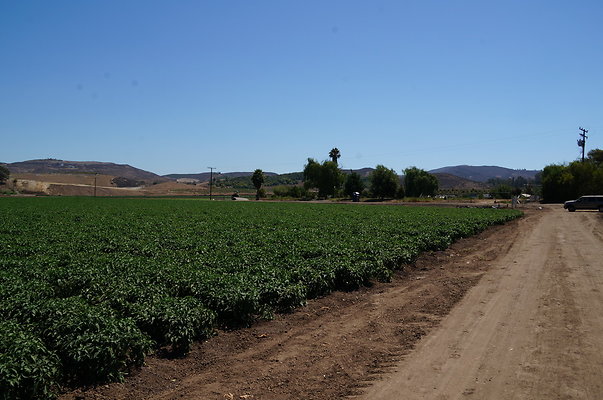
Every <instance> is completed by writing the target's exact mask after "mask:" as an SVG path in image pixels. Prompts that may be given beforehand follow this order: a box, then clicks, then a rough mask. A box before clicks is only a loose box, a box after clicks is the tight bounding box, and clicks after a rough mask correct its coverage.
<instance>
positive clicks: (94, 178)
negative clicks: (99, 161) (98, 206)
mask: <svg viewBox="0 0 603 400" xmlns="http://www.w3.org/2000/svg"><path fill="white" fill-rule="evenodd" d="M96 175H98V173H96V172H95V173H94V197H96Z"/></svg>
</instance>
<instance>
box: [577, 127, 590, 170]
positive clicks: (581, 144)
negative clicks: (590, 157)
mask: <svg viewBox="0 0 603 400" xmlns="http://www.w3.org/2000/svg"><path fill="white" fill-rule="evenodd" d="M578 129H580V130H581V131H582V133H580V139H578V147H582V162H584V147H586V139H587V138H588V136H586V134H587V133H588V129H584V128H582V127H580V128H578Z"/></svg>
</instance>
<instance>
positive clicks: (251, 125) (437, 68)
mask: <svg viewBox="0 0 603 400" xmlns="http://www.w3.org/2000/svg"><path fill="white" fill-rule="evenodd" d="M601 21H603V1H601V0H593V1H580V0H576V1H567V0H563V1H555V0H543V1H530V0H505V1H502V0H500V1H487V0H474V1H453V0H441V1H432V0H417V1H403V0H396V1H368V0H366V1H353V0H346V1H330V0H320V1H314V0H308V1H292V0H291V1H289V0H275V1H262V0H244V1H229V0H215V1H201V0H195V1H184V0H179V1H167V0H166V1H154V0H140V1H138V0H137V1H134V0H119V1H113V0H102V1H101V0H98V1H94V0H87V1H82V0H72V1H62V0H52V1H48V0H41V1H29V0H19V1H10V0H0V138H1V141H0V161H3V162H15V161H23V160H28V159H35V158H49V157H50V158H58V159H65V160H76V161H87V160H88V161H90V160H93V161H109V162H116V163H127V164H130V165H133V166H135V167H138V168H142V169H146V170H149V171H152V172H155V173H158V174H169V173H195V172H205V171H207V167H209V166H211V167H216V168H217V169H218V171H221V172H228V171H249V170H253V169H255V168H261V169H263V170H264V171H274V172H281V173H282V172H291V171H300V170H301V169H302V168H303V165H304V163H305V161H306V159H307V158H308V157H313V158H316V159H318V160H323V159H326V158H327V155H328V152H329V150H330V149H331V148H332V147H338V148H339V149H340V151H341V154H342V157H341V159H340V164H341V165H342V167H344V168H361V167H369V166H372V167H374V166H375V165H377V164H384V165H386V166H387V167H389V168H393V169H395V170H396V171H398V172H401V170H402V169H404V168H406V167H408V166H411V165H414V166H417V167H419V168H424V169H427V170H429V169H434V168H438V167H443V166H447V165H457V164H470V165H499V166H504V167H510V168H526V169H541V168H543V167H544V166H545V165H547V164H550V163H561V162H569V161H573V160H574V159H576V158H577V157H578V154H579V148H578V146H577V145H576V140H577V139H578V133H579V130H578V127H579V126H582V127H584V128H587V129H589V139H588V140H587V150H588V149H592V148H596V147H598V148H603V79H602V74H603V65H602V64H603V23H602V22H601Z"/></svg>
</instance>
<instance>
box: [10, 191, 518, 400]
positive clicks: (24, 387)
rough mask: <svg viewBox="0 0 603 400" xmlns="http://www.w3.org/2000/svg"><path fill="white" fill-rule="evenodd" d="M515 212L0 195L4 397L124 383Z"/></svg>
mask: <svg viewBox="0 0 603 400" xmlns="http://www.w3.org/2000/svg"><path fill="white" fill-rule="evenodd" d="M518 215H520V213H518V212H516V211H513V210H493V209H454V208H432V207H412V208H410V207H396V206H388V207H376V206H363V205H342V204H300V203H255V202H211V201H201V200H193V199H179V200H173V199H115V198H113V199H108V198H97V199H94V198H2V199H0V321H2V322H0V393H2V394H1V395H0V399H19V398H23V399H25V398H52V397H53V396H54V395H55V394H56V392H57V390H59V389H60V388H61V387H71V386H74V385H81V384H89V383H96V382H106V381H116V380H121V379H123V378H124V374H126V373H127V371H128V370H129V369H131V368H132V367H135V366H140V365H142V363H143V362H144V358H145V356H146V355H147V354H149V353H150V352H152V351H155V350H157V349H158V348H164V349H168V350H170V351H172V352H174V353H181V354H184V353H186V352H187V351H189V349H190V347H191V345H192V343H193V342H194V341H197V340H203V339H206V338H209V337H210V336H212V335H213V334H215V332H216V330H217V329H232V328H236V327H240V326H247V325H249V324H251V323H252V322H253V321H254V320H256V319H258V318H269V317H270V316H271V315H273V313H274V312H288V311H291V310H293V309H295V308H296V307H299V306H303V305H304V304H305V302H306V300H307V299H309V298H313V297H317V296H322V295H325V294H328V293H329V292H331V291H334V290H353V289H355V288H358V287H360V286H362V285H368V284H370V282H371V281H372V280H375V279H379V280H387V279H388V278H389V277H390V276H391V274H392V271H393V270H395V269H396V268H401V267H403V266H404V265H406V264H408V263H411V262H412V261H413V260H415V259H416V257H417V256H418V255H419V254H420V253H421V252H423V251H427V250H439V249H444V248H446V247H447V246H448V245H450V243H452V242H453V241H454V240H457V239H458V238H461V237H466V236H470V235H474V234H476V233H478V232H480V231H482V230H484V229H485V228H486V227H488V226H489V225H492V224H500V223H504V222H506V221H508V220H510V219H513V218H516V217H517V216H518Z"/></svg>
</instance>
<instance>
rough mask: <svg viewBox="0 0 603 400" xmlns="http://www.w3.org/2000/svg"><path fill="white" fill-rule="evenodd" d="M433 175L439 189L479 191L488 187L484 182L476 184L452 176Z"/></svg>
mask: <svg viewBox="0 0 603 400" xmlns="http://www.w3.org/2000/svg"><path fill="white" fill-rule="evenodd" d="M433 175H435V177H436V178H437V179H438V186H439V188H440V189H461V190H471V189H476V190H481V189H487V188H488V187H489V186H488V184H486V183H484V182H476V181H472V180H469V179H465V178H461V177H460V176H456V175H452V174H442V173H438V172H436V173H433Z"/></svg>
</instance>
